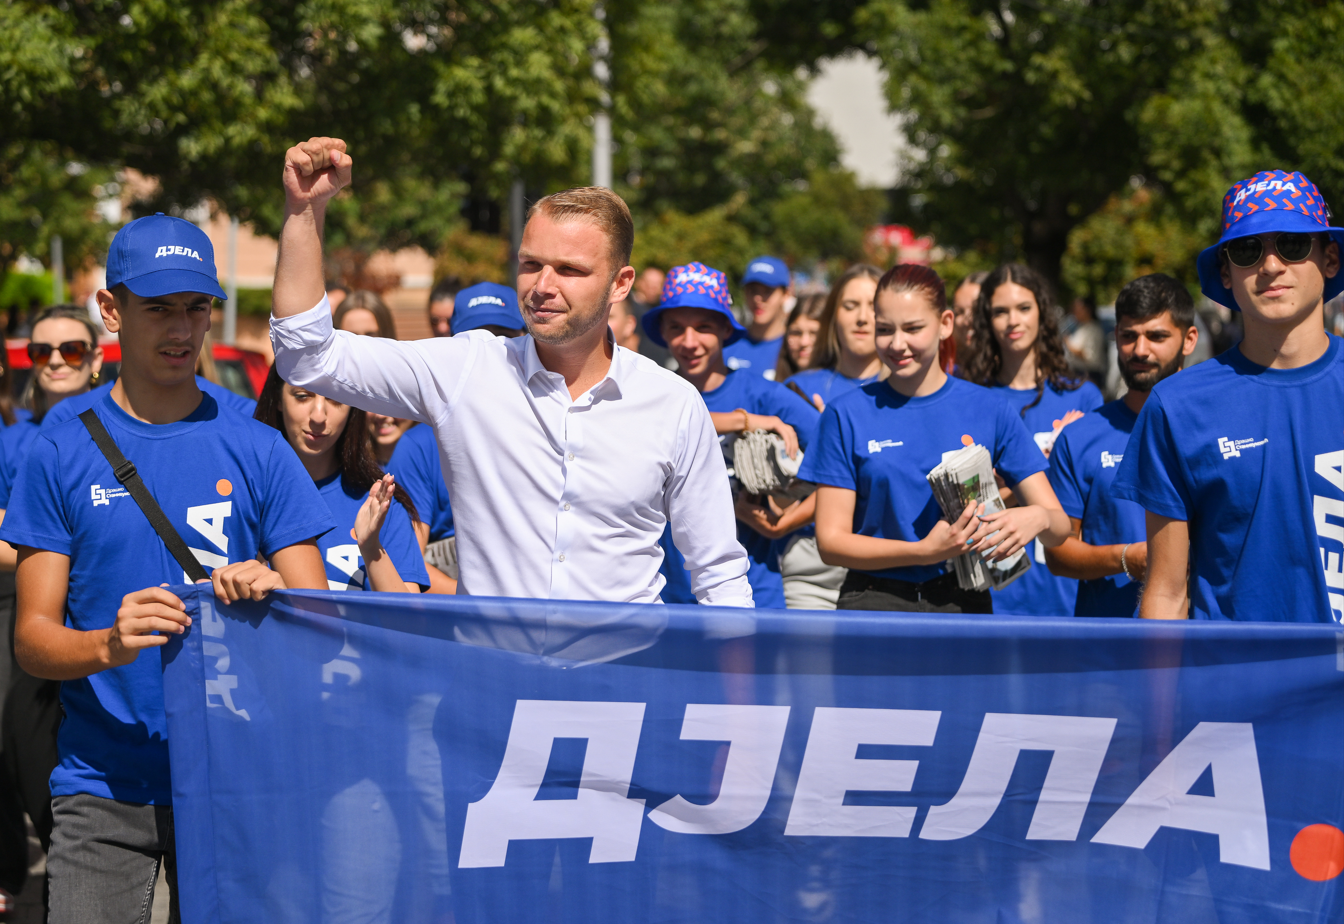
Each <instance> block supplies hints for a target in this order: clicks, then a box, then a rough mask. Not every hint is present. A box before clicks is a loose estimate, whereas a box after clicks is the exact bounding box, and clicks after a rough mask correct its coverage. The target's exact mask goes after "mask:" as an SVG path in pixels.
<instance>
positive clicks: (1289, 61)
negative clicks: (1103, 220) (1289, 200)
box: [855, 0, 1344, 280]
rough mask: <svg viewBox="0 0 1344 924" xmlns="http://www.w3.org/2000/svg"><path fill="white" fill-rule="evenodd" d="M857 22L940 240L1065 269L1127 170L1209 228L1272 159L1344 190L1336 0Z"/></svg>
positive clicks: (900, 14) (1003, 3) (921, 213)
mask: <svg viewBox="0 0 1344 924" xmlns="http://www.w3.org/2000/svg"><path fill="white" fill-rule="evenodd" d="M855 21H856V22H857V23H858V25H859V27H860V29H861V30H862V34H863V35H864V36H866V37H867V38H868V39H869V40H870V42H871V47H872V48H873V49H874V50H875V51H876V52H877V53H878V54H879V55H880V57H881V59H882V61H883V63H884V66H885V67H886V70H887V73H888V77H889V81H888V96H889V98H890V101H891V104H892V106H893V108H894V109H896V110H899V111H901V112H903V113H905V114H906V116H907V121H906V130H907V132H908V134H909V140H910V142H911V144H912V145H913V146H914V147H915V148H916V150H917V151H918V156H916V157H915V158H912V160H911V163H910V164H909V165H908V166H909V170H908V173H907V179H906V180H905V182H904V184H903V189H902V193H903V195H904V198H905V201H906V209H907V210H908V214H909V215H910V216H911V218H912V220H913V221H914V223H916V224H917V225H919V226H921V227H922V228H927V229H929V230H932V231H933V232H934V233H935V234H936V236H937V237H938V240H939V242H940V243H943V244H946V245H950V246H953V247H957V248H977V249H979V250H980V251H982V252H985V253H988V254H991V255H993V256H994V257H995V258H997V259H1007V258H1012V259H1024V260H1025V261H1026V262H1028V263H1030V264H1032V265H1034V266H1036V267H1037V268H1039V269H1041V270H1043V271H1044V272H1046V273H1047V274H1048V275H1049V276H1051V277H1052V278H1054V279H1056V280H1058V279H1060V278H1061V264H1062V261H1063V260H1064V256H1065V252H1066V250H1067V249H1069V247H1070V234H1071V233H1072V232H1073V230H1074V229H1075V228H1076V227H1078V226H1079V225H1080V224H1082V223H1084V222H1086V221H1088V220H1089V216H1092V215H1094V214H1095V213H1097V212H1098V211H1099V210H1103V209H1106V208H1108V206H1107V203H1109V202H1113V197H1115V196H1117V195H1122V194H1123V191H1124V190H1125V189H1126V188H1128V184H1129V181H1130V178H1131V177H1140V178H1141V182H1143V183H1144V184H1145V185H1148V186H1151V187H1152V189H1153V192H1154V193H1156V194H1157V195H1158V198H1157V199H1155V200H1154V204H1153V206H1152V208H1155V209H1158V210H1159V211H1161V212H1162V213H1163V217H1161V219H1160V221H1163V222H1165V221H1178V222H1180V223H1182V224H1183V225H1184V226H1185V227H1186V230H1187V232H1188V233H1191V234H1197V235H1201V236H1202V238H1205V239H1207V238H1208V237H1209V236H1211V235H1213V234H1215V233H1216V226H1217V222H1218V213H1219V207H1220V203H1221V197H1222V194H1223V192H1224V191H1225V190H1226V188H1227V187H1228V185H1230V184H1231V183H1232V182H1233V181H1234V180H1236V179H1239V178H1241V177H1245V176H1248V175H1250V174H1252V173H1254V172H1255V171H1257V170H1260V169H1265V168H1267V167H1270V166H1279V167H1286V168H1288V169H1301V170H1303V171H1304V172H1306V173H1307V174H1308V175H1309V176H1311V177H1312V178H1313V179H1314V180H1316V182H1317V183H1318V184H1319V185H1320V186H1321V188H1322V191H1323V192H1324V193H1325V195H1326V197H1327V199H1328V200H1334V199H1336V197H1337V196H1338V195H1339V194H1340V193H1344V154H1342V153H1341V152H1342V151H1344V127H1341V126H1340V125H1339V124H1337V120H1332V119H1329V118H1322V114H1324V113H1332V112H1338V111H1340V109H1341V106H1344V74H1341V73H1340V70H1339V68H1338V67H1337V66H1336V65H1335V63H1334V61H1333V58H1334V54H1333V51H1334V50H1335V49H1337V48H1338V47H1339V46H1340V43H1341V41H1344V9H1341V6H1340V5H1339V4H1337V3H1321V2H1315V0H1276V2H1272V3H1265V4H1253V3H1247V2H1241V0H1109V2H1108V0H1090V2H1080V3H1071V2H1067V0H993V2H990V0H872V2H870V3H869V4H868V5H867V6H866V7H865V8H864V9H862V10H860V11H859V12H858V14H856V17H855ZM1155 220H1156V219H1155ZM1136 240H1137V239H1136ZM1088 252H1090V251H1088V250H1087V248H1082V249H1080V250H1077V251H1076V256H1077V257H1078V258H1080V259H1081V258H1082V255H1083V254H1085V253H1088ZM1133 260H1134V261H1135V265H1138V264H1139V263H1142V255H1141V254H1138V255H1133ZM1080 272H1081V271H1080ZM1098 273H1100V274H1101V275H1100V276H1098V275H1097V274H1098ZM1105 275H1106V272H1105V270H1104V268H1098V269H1096V270H1095V271H1093V270H1088V271H1086V272H1083V273H1082V276H1078V275H1077V274H1076V273H1075V275H1073V276H1071V277H1070V278H1074V279H1082V278H1088V279H1091V278H1102V277H1104V276H1105Z"/></svg>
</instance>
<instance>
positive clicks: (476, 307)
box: [448, 282, 527, 334]
mask: <svg viewBox="0 0 1344 924" xmlns="http://www.w3.org/2000/svg"><path fill="white" fill-rule="evenodd" d="M487 324H494V325H495V326H497V327H507V328H509V329H511V330H522V329H523V328H524V327H526V326H527V325H525V324H524V323H523V313H522V312H521V311H519V310H518V293H517V292H515V291H513V289H510V288H509V287H508V286H502V285H500V284H499V283H497V282H478V283H477V284H476V285H474V286H468V287H467V288H465V289H463V290H462V291H461V292H458V293H457V297H456V298H454V299H453V317H452V319H451V320H450V321H449V322H448V325H449V329H450V330H451V331H452V332H453V333H454V334H460V333H462V332H464V331H469V330H476V329H478V328H481V327H485V326H486V325H487Z"/></svg>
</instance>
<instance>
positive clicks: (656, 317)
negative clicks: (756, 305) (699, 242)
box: [640, 263, 747, 347]
mask: <svg viewBox="0 0 1344 924" xmlns="http://www.w3.org/2000/svg"><path fill="white" fill-rule="evenodd" d="M673 308H703V309H705V310H706V311H713V312H717V313H718V314H721V315H723V318H724V320H725V321H727V322H728V326H729V328H730V331H729V334H728V339H727V340H725V341H723V345H724V346H727V345H728V344H730V343H736V342H737V341H738V340H741V339H742V338H743V337H745V336H746V335H747V329H746V328H745V327H743V326H742V325H741V323H739V322H738V320H737V318H736V317H734V316H733V299H732V296H730V295H729V294H728V277H727V276H725V275H724V274H723V272H722V271H720V270H716V269H714V268H713V267H709V266H705V264H703V263H687V264H686V265H685V266H674V267H672V268H671V269H670V270H668V271H667V278H666V279H665V280H663V300H662V301H661V302H659V303H658V305H657V307H655V308H650V309H649V310H648V311H646V312H644V317H643V318H641V319H640V323H641V324H642V325H643V326H644V333H645V335H646V336H647V337H648V338H649V339H650V340H652V341H653V342H654V343H656V344H658V345H659V346H660V347H666V346H667V341H666V340H664V339H663V323H662V316H663V312H664V311H669V310H671V309H673Z"/></svg>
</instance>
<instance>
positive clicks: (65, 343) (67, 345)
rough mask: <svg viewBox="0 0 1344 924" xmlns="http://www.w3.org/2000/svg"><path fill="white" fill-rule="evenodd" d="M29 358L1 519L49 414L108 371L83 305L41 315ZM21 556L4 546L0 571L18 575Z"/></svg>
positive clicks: (1, 474) (4, 443)
mask: <svg viewBox="0 0 1344 924" xmlns="http://www.w3.org/2000/svg"><path fill="white" fill-rule="evenodd" d="M28 357H29V358H30V359H31V360H32V362H33V371H32V374H31V375H29V376H28V381H27V383H26V384H25V385H24V387H23V395H22V396H21V397H20V399H19V405H20V408H19V410H18V411H17V413H15V414H14V421H13V424H12V425H11V426H8V427H6V428H5V429H4V430H3V431H0V521H3V519H4V510H5V508H7V507H8V506H9V494H10V491H11V489H12V488H13V487H14V478H15V476H16V475H18V472H19V466H20V465H21V464H22V462H23V460H24V457H25V456H27V454H28V447H29V445H30V444H31V443H32V441H33V438H34V437H35V436H37V431H38V428H39V426H40V425H41V423H42V420H43V418H45V417H46V416H47V412H48V411H50V410H51V409H52V408H53V407H55V406H56V405H57V404H59V403H60V402H61V401H63V400H65V399H66V398H69V397H71V396H73V395H82V394H84V393H85V392H86V391H88V390H89V389H91V388H92V387H93V386H94V385H95V384H96V383H97V381H98V373H99V372H100V371H102V368H103V350H102V348H101V347H100V346H98V330H97V328H95V327H94V326H93V322H92V321H91V320H90V319H89V312H88V311H87V310H86V309H84V308H81V307H80V306H78V305H52V306H51V307H49V308H44V309H43V310H42V311H41V312H40V313H39V314H38V316H37V319H36V320H35V321H33V335H32V337H31V338H29V340H28ZM7 381H8V379H0V382H7ZM0 387H3V386H0ZM16 555H17V553H16V552H15V551H14V547H13V546H11V545H9V543H7V542H0V571H13V570H14V566H15V561H16Z"/></svg>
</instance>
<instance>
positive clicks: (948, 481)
mask: <svg viewBox="0 0 1344 924" xmlns="http://www.w3.org/2000/svg"><path fill="white" fill-rule="evenodd" d="M928 479H929V487H931V488H933V496H934V498H935V499H937V501H938V506H939V507H941V508H942V511H943V516H944V517H946V518H947V520H948V522H950V523H955V522H956V521H957V519H958V518H959V517H960V516H961V514H962V511H964V510H965V509H966V505H967V504H969V503H972V502H974V503H975V504H976V505H977V506H979V505H980V504H984V505H985V514H990V513H997V512H998V511H1000V510H1005V509H1007V508H1005V507H1004V506H1003V499H1002V498H1000V497H999V488H998V485H997V483H996V482H995V480H994V461H993V459H991V458H990V455H989V450H987V449H986V448H985V447H984V446H981V445H980V444H979V443H975V444H974V445H971V446H967V447H965V448H963V449H958V450H956V451H954V452H948V453H944V454H943V461H942V463H940V464H939V465H937V466H936V467H935V468H934V469H933V471H931V472H929V475H928ZM994 535H995V534H994V533H991V534H990V536H991V537H992V536H994ZM990 551H993V549H991V550H990ZM952 566H953V569H954V570H955V571H956V575H957V583H958V584H959V585H960V586H961V589H962V590H989V589H991V588H993V589H994V590H1002V589H1003V588H1004V587H1007V586H1008V585H1009V584H1011V583H1012V582H1013V581H1015V580H1017V579H1018V578H1019V577H1021V576H1022V574H1023V573H1024V572H1025V571H1026V570H1027V569H1028V568H1030V567H1031V559H1029V558H1028V557H1027V556H1026V555H1025V554H1024V550H1022V549H1018V550H1017V551H1016V552H1014V553H1013V554H1012V555H1009V556H1008V557H1007V558H1005V559H1004V560H1003V561H996V562H988V561H985V559H984V558H983V557H982V556H981V555H980V553H979V552H965V553H963V554H961V555H958V556H956V557H954V558H953V559H952Z"/></svg>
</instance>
